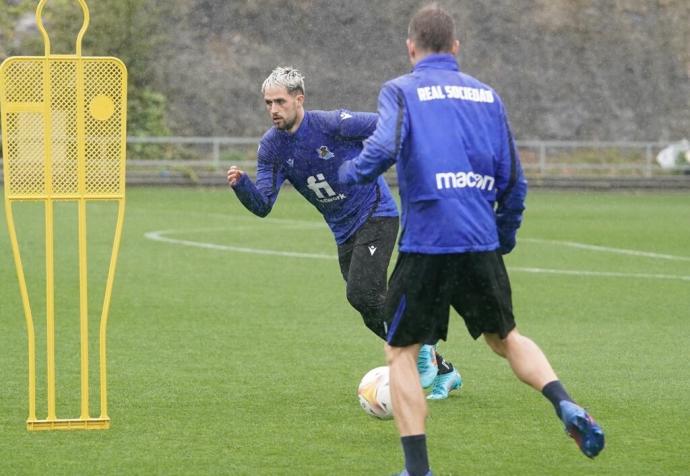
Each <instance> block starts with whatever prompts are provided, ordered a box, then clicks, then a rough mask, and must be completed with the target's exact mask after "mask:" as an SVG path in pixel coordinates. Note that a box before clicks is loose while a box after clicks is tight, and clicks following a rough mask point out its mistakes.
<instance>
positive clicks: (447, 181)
mask: <svg viewBox="0 0 690 476" xmlns="http://www.w3.org/2000/svg"><path fill="white" fill-rule="evenodd" d="M494 182H495V179H494V178H493V177H491V176H490V175H481V174H478V173H475V172H440V173H437V174H436V188H437V189H439V190H443V189H446V188H467V187H469V188H478V189H479V190H493V188H494Z"/></svg>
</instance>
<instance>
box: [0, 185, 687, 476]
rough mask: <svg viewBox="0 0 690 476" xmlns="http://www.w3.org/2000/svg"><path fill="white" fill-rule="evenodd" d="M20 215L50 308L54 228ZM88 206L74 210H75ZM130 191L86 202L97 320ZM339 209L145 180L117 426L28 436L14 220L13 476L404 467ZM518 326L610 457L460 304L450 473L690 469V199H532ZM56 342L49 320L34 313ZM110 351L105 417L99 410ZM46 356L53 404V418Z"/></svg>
mask: <svg viewBox="0 0 690 476" xmlns="http://www.w3.org/2000/svg"><path fill="white" fill-rule="evenodd" d="M16 207H17V208H15V213H16V215H17V218H18V222H19V233H20V239H21V241H22V243H23V247H22V250H23V252H24V258H25V260H26V265H27V267H28V268H29V267H30V268H31V269H33V271H31V272H29V279H30V292H31V293H32V305H33V306H34V313H35V318H36V320H37V321H39V320H40V317H41V316H42V309H43V308H44V307H45V305H44V303H43V298H42V294H43V283H42V279H43V278H42V273H43V268H42V262H43V237H42V233H43V228H42V226H43V225H42V223H43V222H42V216H41V209H40V207H39V206H38V205H36V204H33V205H32V204H19V205H17V206H16ZM73 212H74V213H73ZM113 212H114V207H111V206H110V205H105V204H103V205H98V206H93V207H90V209H89V225H90V227H91V228H90V235H89V243H90V255H89V257H90V263H91V267H92V269H91V273H92V281H91V282H90V296H91V299H90V303H91V308H92V309H93V310H94V312H93V314H94V317H93V323H92V324H91V326H92V329H94V328H95V322H96V321H97V318H98V316H97V312H96V311H97V310H98V308H99V307H100V299H101V297H100V293H102V289H103V284H102V281H103V279H104V276H105V274H104V273H105V266H106V263H107V261H106V258H107V256H105V255H106V254H107V253H108V252H109V248H110V242H109V240H110V237H111V236H112V230H113V226H114V216H113ZM75 221H76V211H75V210H74V208H73V207H72V205H70V204H60V206H59V207H58V219H57V227H58V231H59V238H58V240H57V250H58V251H57V254H56V260H57V262H58V296H57V301H58V315H57V319H58V327H59V331H58V416H60V417H75V416H77V415H78V408H79V403H78V402H79V393H78V389H79V375H78V359H79V357H78V338H77V333H78V320H77V317H76V316H77V312H76V306H77V302H78V301H77V299H76V297H75V296H76V290H77V289H78V287H77V283H76V276H77V267H76V261H75V260H76V244H75V243H76V230H75ZM335 253H336V251H335V245H334V242H333V240H332V237H331V235H330V232H329V231H328V229H327V227H326V225H325V224H324V223H323V222H322V219H321V218H320V217H319V216H318V214H317V213H316V211H315V210H313V209H312V208H311V207H310V205H309V204H307V203H306V202H305V201H304V200H303V199H302V198H301V197H299V196H298V195H297V194H296V193H295V192H294V191H292V190H290V189H286V190H283V192H282V193H281V196H280V198H279V200H278V203H277V204H276V207H275V209H274V211H273V213H272V214H271V215H270V216H269V218H266V219H259V218H256V217H254V216H253V215H251V214H249V212H247V211H245V210H244V209H243V208H242V206H241V205H240V204H239V202H238V201H237V200H236V199H235V197H234V196H233V194H232V193H231V192H229V191H228V190H225V189H223V190H220V189H214V190H193V189H144V188H132V189H130V190H129V191H128V204H127V215H126V222H125V234H124V238H123V243H122V251H121V254H120V260H119V265H118V270H117V276H116V280H115V288H114V291H113V301H112V307H111V316H110V323H109V328H108V366H109V372H108V381H109V399H108V400H109V406H110V412H109V413H110V417H111V418H112V428H111V429H110V430H107V431H90V432H84V431H73V432H41V433H29V432H27V431H26V429H25V419H26V416H27V413H28V410H27V356H26V329H25V324H24V317H23V313H22V309H21V304H20V298H19V292H18V287H17V279H16V275H15V270H14V263H13V261H12V256H11V251H10V247H9V240H8V235H7V230H6V224H5V222H4V220H2V221H0V302H1V303H2V304H1V305H2V308H1V309H2V313H1V314H0V320H1V321H0V322H1V323H2V332H1V333H0V372H1V374H2V376H3V380H2V385H0V430H1V431H0V474H69V475H72V474H142V475H144V474H146V475H148V474H165V475H188V474H189V475H191V474H229V475H250V474H251V475H256V474H262V475H302V474H309V475H372V474H391V473H393V472H394V471H396V470H400V469H401V468H402V455H401V451H400V445H399V440H398V437H397V432H396V430H395V427H394V423H393V422H392V421H378V420H375V419H373V418H371V417H368V416H367V415H365V414H364V412H362V410H361V409H360V408H359V406H358V403H357V398H356V395H355V392H356V387H357V383H358V382H359V379H360V378H361V377H362V375H364V373H365V372H366V371H368V370H369V369H371V368H373V367H376V366H378V365H382V364H383V362H384V356H383V350H382V345H381V344H380V342H379V341H378V340H377V339H376V338H375V337H374V336H373V335H372V334H370V332H369V331H367V330H366V329H365V327H364V326H363V324H362V323H361V320H360V317H359V316H358V315H357V314H356V312H355V311H354V310H353V309H351V308H350V307H349V306H348V304H347V302H346V300H345V297H344V285H343V282H342V278H341V277H340V272H339V270H338V264H337V260H336V259H335ZM507 265H508V267H509V270H510V274H511V279H512V284H513V294H514V304H515V310H516V316H517V322H518V326H519V328H520V329H521V331H522V332H523V333H524V334H526V335H528V336H530V337H532V338H533V339H534V340H535V341H537V342H538V343H539V344H540V345H541V347H542V348H543V349H544V351H545V352H546V354H547V355H548V356H549V358H550V360H551V362H552V364H553V365H554V367H555V368H556V370H557V372H558V373H559V376H560V377H561V379H562V380H563V381H564V382H565V384H566V386H567V388H568V389H569V390H570V392H571V394H572V395H573V396H574V397H575V398H576V399H577V400H578V401H579V402H580V403H581V404H583V405H584V406H586V407H587V408H588V409H590V410H591V411H592V413H593V415H595V417H596V418H597V420H598V421H599V422H600V423H601V425H602V426H603V427H604V429H605V431H606V438H607V442H606V449H605V450H604V452H603V453H602V454H601V455H600V456H599V457H598V458H597V459H596V460H594V461H590V460H588V459H587V458H585V457H584V456H583V455H581V454H580V452H579V451H578V450H577V448H576V446H575V444H574V443H573V442H572V441H571V440H570V439H569V438H567V437H566V436H565V435H564V433H563V430H562V428H561V426H560V424H559V422H558V421H557V420H556V418H555V416H554V413H553V410H552V408H551V406H550V404H549V403H548V402H547V401H546V400H545V399H543V398H542V397H541V396H540V395H538V394H536V393H535V392H533V391H531V390H530V389H529V388H527V387H526V386H525V385H522V384H520V383H518V382H517V381H516V380H515V379H514V378H513V376H512V373H511V372H510V370H509V369H508V367H507V365H506V363H505V362H503V361H501V360H500V359H499V358H497V357H495V356H494V355H493V354H492V353H491V352H490V351H489V349H488V348H487V347H486V346H485V345H484V344H483V343H481V342H474V341H472V340H471V338H470V337H469V336H468V335H467V333H466V331H465V329H464V326H463V324H462V321H461V320H460V319H458V318H457V316H455V317H454V319H453V321H452V324H451V333H450V336H449V342H448V343H444V344H442V346H441V350H442V352H443V353H444V355H445V356H446V357H447V358H448V359H449V360H451V361H452V362H454V363H455V364H456V365H457V366H458V368H459V370H460V372H461V373H462V375H463V378H464V381H465V384H464V387H463V389H462V390H460V391H459V392H455V393H453V394H452V396H451V398H450V399H449V400H447V401H443V402H432V403H431V405H430V410H431V416H430V418H429V419H428V438H429V447H430V457H431V462H432V468H433V469H434V470H435V473H434V474H438V475H453V474H455V475H459V474H482V475H575V474H578V475H579V474H597V475H599V474H601V475H649V474H660V475H673V474H678V475H680V474H688V471H690V460H688V454H690V430H688V423H687V422H688V420H690V397H689V396H688V395H690V372H688V368H689V367H688V363H689V362H690V350H689V349H690V320H689V319H688V313H689V310H690V197H688V195H687V194H672V193H669V194H661V193H642V194H627V193H625V194H623V193H620V194H618V193H615V194H614V193H571V192H567V193H566V192H540V191H534V192H531V193H530V196H529V198H528V210H527V212H526V216H525V223H524V226H523V229H522V230H521V231H520V233H519V236H518V247H517V248H516V250H515V251H514V253H512V254H511V255H510V256H509V257H508V258H507ZM37 333H38V336H37V337H38V345H39V351H40V350H41V349H42V348H43V347H42V346H43V345H44V344H45V338H44V333H45V331H44V326H42V325H40V324H37ZM96 355H97V351H96V348H95V347H92V348H91V357H92V359H91V360H92V372H91V392H92V405H91V409H92V413H93V414H95V415H98V404H97V401H98V400H97V397H98V391H97V373H96V372H95V370H96V362H97V361H96V359H95V357H96ZM44 361H45V359H44V357H42V356H41V353H40V352H39V362H38V365H39V369H38V371H39V378H40V379H41V380H39V389H38V390H39V400H38V408H39V418H41V417H44V416H45V402H44V396H45V383H44V382H43V381H44V380H45V370H44Z"/></svg>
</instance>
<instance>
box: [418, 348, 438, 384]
mask: <svg viewBox="0 0 690 476" xmlns="http://www.w3.org/2000/svg"><path fill="white" fill-rule="evenodd" d="M417 371H418V372H419V380H420V383H421V384H422V388H429V387H431V384H432V383H434V379H435V378H436V375H437V374H438V363H437V362H436V350H435V349H434V346H433V345H423V346H422V347H421V348H420V349H419V356H418V357H417Z"/></svg>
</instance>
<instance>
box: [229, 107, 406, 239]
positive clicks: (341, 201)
mask: <svg viewBox="0 0 690 476" xmlns="http://www.w3.org/2000/svg"><path fill="white" fill-rule="evenodd" d="M376 121H377V116H376V114H373V113H366V112H351V111H347V110H344V109H340V110H336V111H305V113H304V119H303V120H302V123H301V124H300V126H299V128H298V129H297V131H296V132H295V133H289V132H286V131H281V130H280V129H277V128H276V127H273V128H271V129H269V130H268V131H267V132H266V133H265V134H264V136H263V137H262V138H261V142H260V143H259V150H258V152H257V160H258V162H257V167H256V185H254V183H252V181H251V180H250V179H249V177H248V176H247V174H243V175H242V177H241V179H240V181H239V182H238V183H237V184H236V185H235V187H234V190H235V193H236V194H237V197H238V198H239V199H240V201H241V202H242V204H243V205H244V206H245V207H246V208H247V209H248V210H250V211H251V212H252V213H254V214H256V215H259V216H262V217H263V216H266V215H268V213H269V212H270V211H271V209H272V208H273V204H274V203H275V201H276V199H277V198H278V192H279V191H280V187H281V185H282V183H283V182H284V181H285V180H287V181H288V182H290V183H291V184H292V185H293V186H294V187H295V189H297V191H298V192H299V193H300V194H302V196H303V197H304V198H306V199H307V200H308V201H309V202H310V203H311V204H312V205H314V206H315V207H316V209H317V210H318V211H319V212H320V213H321V214H322V215H323V217H324V219H325V220H326V223H328V226H329V227H330V229H331V231H332V232H333V235H334V236H335V240H336V242H337V243H338V244H339V245H340V244H343V243H344V242H345V241H346V240H347V239H348V238H349V237H350V236H351V235H352V234H353V233H354V232H355V231H357V230H358V229H359V227H360V226H362V225H363V224H364V222H365V221H366V220H367V218H369V216H389V217H397V216H398V209H397V206H396V204H395V200H394V199H393V196H392V195H391V193H390V190H389V188H388V185H387V184H386V182H385V180H384V179H383V177H378V178H377V179H376V180H375V181H374V180H371V181H370V183H368V184H366V185H356V184H350V185H346V184H342V183H339V182H338V167H340V165H341V164H342V163H343V162H345V161H348V160H351V159H352V158H353V157H356V156H357V155H358V154H359V153H360V152H361V150H362V142H363V141H364V139H366V138H367V137H369V136H370V135H371V134H372V133H373V132H374V129H375V128H376Z"/></svg>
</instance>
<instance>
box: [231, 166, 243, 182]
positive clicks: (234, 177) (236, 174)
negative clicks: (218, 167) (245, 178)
mask: <svg viewBox="0 0 690 476" xmlns="http://www.w3.org/2000/svg"><path fill="white" fill-rule="evenodd" d="M242 175H244V172H243V171H241V170H240V169H238V168H237V166H235V165H232V166H230V168H229V169H228V183H229V184H230V186H231V187H234V186H235V185H237V183H238V182H239V181H240V179H241V178H242Z"/></svg>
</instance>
